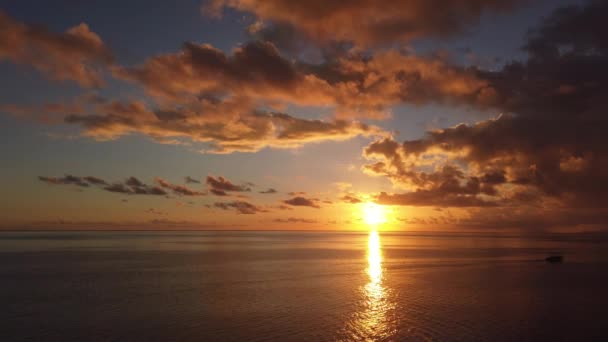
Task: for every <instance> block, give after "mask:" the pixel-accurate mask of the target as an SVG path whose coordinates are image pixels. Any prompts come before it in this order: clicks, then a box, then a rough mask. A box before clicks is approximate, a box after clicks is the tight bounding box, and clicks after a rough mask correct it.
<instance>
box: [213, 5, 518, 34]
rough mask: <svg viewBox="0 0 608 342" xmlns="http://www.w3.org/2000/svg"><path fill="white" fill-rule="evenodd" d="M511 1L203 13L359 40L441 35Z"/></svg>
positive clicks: (218, 7)
mask: <svg viewBox="0 0 608 342" xmlns="http://www.w3.org/2000/svg"><path fill="white" fill-rule="evenodd" d="M519 2H522V1H517V0H506V1H505V0H457V1H443V0H380V1H378V0H357V1H338V2H332V3H331V4H328V3H327V1H324V0H310V1H290V0H212V1H210V2H208V4H207V5H206V6H204V7H203V8H204V10H205V11H206V13H209V14H211V15H220V13H221V10H222V8H223V7H230V8H234V9H237V10H239V11H245V12H250V13H253V14H255V15H256V16H257V17H258V18H259V19H261V20H268V21H272V22H273V23H277V24H281V25H282V26H285V27H287V28H293V29H295V30H297V31H300V32H302V33H303V34H304V35H305V36H306V37H308V38H310V39H312V40H315V41H318V42H332V41H349V42H355V43H357V44H362V45H375V44H381V43H394V42H397V41H401V42H404V41H408V40H411V39H415V38H422V37H429V36H430V37H445V36H451V35H454V34H457V33H461V32H462V31H464V30H466V29H467V28H469V27H471V26H473V25H474V24H477V23H478V21H479V18H480V15H481V14H482V13H483V12H484V11H494V12H496V11H504V10H508V9H511V8H512V7H513V6H514V4H516V3H519Z"/></svg>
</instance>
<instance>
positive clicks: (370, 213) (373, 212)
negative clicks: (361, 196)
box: [363, 202, 386, 225]
mask: <svg viewBox="0 0 608 342" xmlns="http://www.w3.org/2000/svg"><path fill="white" fill-rule="evenodd" d="M363 220H364V221H365V223H367V224H369V225H377V224H380V223H384V222H386V212H385V210H384V208H383V207H382V206H379V205H377V204H376V203H371V202H369V203H366V204H365V206H364V207H363Z"/></svg>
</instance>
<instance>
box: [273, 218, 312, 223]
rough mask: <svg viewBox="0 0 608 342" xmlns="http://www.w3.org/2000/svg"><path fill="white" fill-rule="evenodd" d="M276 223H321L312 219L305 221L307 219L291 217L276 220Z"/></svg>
mask: <svg viewBox="0 0 608 342" xmlns="http://www.w3.org/2000/svg"><path fill="white" fill-rule="evenodd" d="M274 222H278V223H319V221H317V220H312V219H305V218H299V217H289V218H286V219H280V218H278V219H275V220H274Z"/></svg>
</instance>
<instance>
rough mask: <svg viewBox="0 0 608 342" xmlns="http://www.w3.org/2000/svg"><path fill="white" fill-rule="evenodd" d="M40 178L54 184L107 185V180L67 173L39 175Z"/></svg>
mask: <svg viewBox="0 0 608 342" xmlns="http://www.w3.org/2000/svg"><path fill="white" fill-rule="evenodd" d="M38 179H39V180H40V181H42V182H45V183H48V184H53V185H77V186H80V187H88V186H90V185H105V184H106V182H105V181H104V180H103V179H101V178H97V177H91V176H87V177H78V176H73V175H69V174H68V175H65V176H64V177H45V176H39V177H38Z"/></svg>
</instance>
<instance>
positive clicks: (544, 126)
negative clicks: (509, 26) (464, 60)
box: [363, 1, 608, 210]
mask: <svg viewBox="0 0 608 342" xmlns="http://www.w3.org/2000/svg"><path fill="white" fill-rule="evenodd" d="M606 15H608V4H607V3H605V2H601V1H591V2H589V3H587V5H585V6H569V7H565V8H561V9H558V10H556V11H555V12H554V13H553V14H552V15H551V16H549V17H548V18H547V19H545V20H544V21H543V22H542V23H541V24H540V25H539V26H538V27H536V28H534V29H532V30H531V31H530V34H529V36H528V39H527V42H526V44H525V45H524V49H525V50H526V51H527V52H528V54H529V59H528V60H527V61H525V62H512V63H508V64H507V65H505V67H504V68H503V69H501V70H497V71H491V72H490V71H482V70H478V72H477V78H479V79H481V80H484V81H485V82H486V83H487V85H488V89H492V92H493V94H492V101H491V102H492V103H493V104H492V105H493V106H496V108H500V109H501V110H503V111H504V112H505V114H503V115H500V116H498V117H496V118H493V119H489V120H484V121H480V122H477V123H473V124H460V125H456V126H453V127H449V128H445V129H438V130H433V131H429V132H427V134H426V135H425V136H424V137H423V138H420V139H414V140H407V141H404V142H402V143H399V142H396V141H395V140H394V139H391V138H386V139H381V140H378V141H376V142H374V143H372V144H370V145H369V146H368V147H367V148H366V149H365V150H364V152H363V154H364V156H365V157H366V158H368V159H370V160H373V161H374V162H373V163H371V164H369V165H366V166H365V167H364V171H365V172H367V173H369V174H372V175H376V176H384V177H387V178H389V179H390V180H391V181H392V182H393V184H394V185H395V186H397V187H400V188H403V189H407V190H409V191H410V192H408V193H404V194H393V195H388V194H381V195H380V196H379V199H381V200H382V201H383V202H384V203H387V204H403V205H433V206H435V205H437V206H448V207H449V206H455V207H457V206H473V207H474V206H488V205H495V206H501V207H521V206H531V205H538V206H545V207H547V206H548V207H551V208H553V209H554V210H558V208H575V207H586V208H590V207H592V208H593V207H594V208H598V210H599V208H602V207H604V206H606V205H607V204H608V201H607V200H606V196H605V194H606V193H607V192H608V174H607V173H606V172H605V170H606V168H607V167H608V148H607V147H606V146H608V138H607V135H606V134H605V132H606V131H608V118H607V117H606V109H607V107H606V104H605V102H606V101H605V99H606V96H608V53H607V51H608V50H607V49H606V41H607V38H608V35H607V34H605V33H603V31H601V32H602V33H599V32H600V31H597V29H598V28H599V27H601V26H602V25H603V22H604V20H603V19H602V18H604V17H605V16H606Z"/></svg>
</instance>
